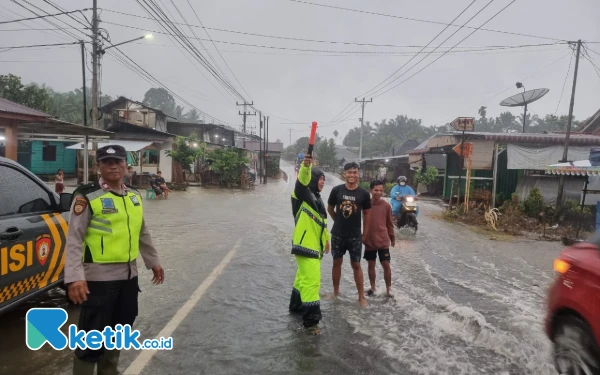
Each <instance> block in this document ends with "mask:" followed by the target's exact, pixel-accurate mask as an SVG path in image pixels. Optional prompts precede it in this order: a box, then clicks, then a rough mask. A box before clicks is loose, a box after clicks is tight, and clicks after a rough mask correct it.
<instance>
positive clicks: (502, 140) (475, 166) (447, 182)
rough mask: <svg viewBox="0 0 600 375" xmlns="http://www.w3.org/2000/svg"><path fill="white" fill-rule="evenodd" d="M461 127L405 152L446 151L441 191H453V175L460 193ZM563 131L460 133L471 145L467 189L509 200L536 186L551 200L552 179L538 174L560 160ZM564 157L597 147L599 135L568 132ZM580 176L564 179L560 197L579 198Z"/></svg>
mask: <svg viewBox="0 0 600 375" xmlns="http://www.w3.org/2000/svg"><path fill="white" fill-rule="evenodd" d="M461 134H462V133H461V132H448V133H442V134H437V135H434V136H433V137H431V138H430V139H429V140H427V145H426V147H423V145H421V146H420V147H419V149H415V150H412V151H410V153H409V154H410V158H411V161H415V160H417V158H421V159H422V158H423V157H425V158H426V160H427V161H428V160H429V157H430V156H431V155H433V154H445V155H446V174H445V178H444V190H443V196H444V197H446V198H449V197H450V195H452V196H456V192H457V190H458V184H457V182H458V179H459V176H460V180H461V183H460V185H461V188H460V190H461V192H464V189H465V179H466V165H467V163H466V162H465V168H464V169H463V170H462V173H461V167H460V163H461V158H460V156H459V155H458V154H457V153H456V152H455V151H454V150H453V149H454V147H456V146H457V145H459V144H460V143H461ZM565 138H566V135H565V134H539V133H486V132H465V142H466V143H470V144H472V157H471V170H472V173H471V182H472V185H471V192H473V191H475V190H480V191H489V192H491V197H492V199H493V200H494V201H495V200H496V199H497V198H498V200H506V199H510V197H511V195H512V193H517V194H518V195H519V196H520V197H526V196H527V195H528V194H529V191H530V190H531V189H532V188H533V187H538V188H539V189H540V190H541V192H542V195H543V196H544V200H545V201H546V203H548V204H551V203H554V202H555V201H556V197H557V192H558V179H557V178H556V177H555V176H549V175H546V174H545V173H544V170H545V168H546V167H547V166H548V165H551V164H555V163H557V162H558V161H559V160H560V159H562V154H563V148H564V143H565ZM569 144H570V146H569V153H568V159H569V160H581V159H585V158H587V157H588V155H589V151H590V149H591V148H592V147H594V146H600V136H595V135H590V134H572V135H571V137H570V141H569ZM582 187H583V182H582V180H580V179H578V178H570V177H569V178H568V179H567V180H566V181H565V196H566V197H567V198H570V199H575V200H579V197H580V196H581V190H582Z"/></svg>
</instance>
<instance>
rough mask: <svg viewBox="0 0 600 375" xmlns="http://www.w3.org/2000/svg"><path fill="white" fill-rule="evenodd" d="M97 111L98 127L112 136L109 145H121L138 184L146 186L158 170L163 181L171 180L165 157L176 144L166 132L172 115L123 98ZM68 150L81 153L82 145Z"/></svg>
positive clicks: (168, 163)
mask: <svg viewBox="0 0 600 375" xmlns="http://www.w3.org/2000/svg"><path fill="white" fill-rule="evenodd" d="M100 111H101V112H102V119H100V121H99V125H100V127H101V128H102V129H104V130H107V131H110V132H112V133H114V136H113V140H111V143H112V144H120V145H121V146H123V147H125V149H126V150H127V152H128V156H127V162H128V164H129V165H131V166H132V167H133V170H134V172H136V174H137V175H138V178H139V180H138V181H135V182H136V183H137V184H139V185H140V186H144V185H147V184H148V183H149V181H150V176H151V175H152V174H154V173H156V172H158V171H161V172H162V177H163V178H164V179H165V181H166V182H172V181H173V160H172V159H171V158H170V157H168V156H167V152H168V151H169V150H171V149H172V148H173V143H174V141H175V135H174V134H170V133H168V132H167V119H168V118H169V117H171V116H169V115H167V114H165V113H164V112H163V111H161V110H159V109H155V108H151V107H149V106H147V105H145V104H143V103H140V102H137V101H135V100H131V99H127V98H125V97H122V96H121V97H119V98H118V99H116V100H114V101H112V102H110V103H108V104H106V105H104V106H102V107H101V108H100ZM70 148H74V149H80V150H81V149H83V143H79V144H76V145H73V146H71V147H70ZM79 165H80V166H82V165H83V161H81V162H80V164H79Z"/></svg>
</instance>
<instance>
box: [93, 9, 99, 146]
mask: <svg viewBox="0 0 600 375" xmlns="http://www.w3.org/2000/svg"><path fill="white" fill-rule="evenodd" d="M92 38H93V40H92V127H93V128H95V129H98V0H94V7H93V13H92ZM93 148H94V149H95V147H93Z"/></svg>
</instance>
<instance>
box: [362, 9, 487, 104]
mask: <svg viewBox="0 0 600 375" xmlns="http://www.w3.org/2000/svg"><path fill="white" fill-rule="evenodd" d="M475 1H477V0H473V1H472V2H471V3H470V4H469V5H467V7H466V8H465V9H463V11H462V12H460V13H459V14H458V16H456V17H454V19H453V20H452V22H451V23H453V22H455V21H456V20H457V19H459V18H460V16H462V15H463V14H464V13H465V12H466V11H467V10H468V9H469V8H470V7H471V6H472V5H473V4H475ZM493 1H494V0H491V1H490V2H489V3H488V4H487V5H486V6H485V7H483V8H482V9H481V10H480V11H479V12H477V13H475V15H474V16H473V17H471V18H470V19H469V20H468V21H467V22H465V23H464V24H463V25H462V26H461V27H460V28H459V29H457V30H456V31H455V32H454V34H452V35H450V36H449V37H448V38H446V40H444V41H443V42H442V43H440V44H439V45H438V46H437V47H436V49H437V48H439V47H440V46H441V45H442V44H444V43H446V41H447V40H448V39H450V38H452V37H453V36H454V35H455V34H456V33H457V32H459V31H460V30H462V28H463V27H464V26H465V25H466V24H467V23H469V22H470V21H471V20H472V19H473V18H475V17H477V15H479V13H481V12H482V11H483V10H484V9H485V8H487V7H488V6H489V5H490V4H491V3H492V2H493ZM449 27H450V24H448V25H447V26H446V27H445V28H444V29H443V30H442V31H440V32H439V33H438V34H437V35H436V36H434V37H433V39H431V40H430V41H429V43H427V45H426V46H425V47H423V48H422V49H421V50H420V51H419V52H418V53H417V54H415V55H414V56H413V57H412V58H411V59H410V60H408V61H407V62H406V63H405V64H404V65H402V66H401V67H400V68H399V69H398V70H396V71H395V72H394V73H392V74H391V75H390V76H389V77H387V78H386V79H384V80H383V81H381V83H379V84H378V85H377V86H375V87H374V88H372V89H371V90H369V91H367V92H366V93H364V94H362V95H361V96H363V95H370V93H371V92H375V93H376V92H377V91H376V89H377V88H378V87H379V86H381V85H382V84H384V83H385V81H387V80H388V79H390V78H392V77H393V76H394V75H396V73H398V72H399V71H401V70H402V69H404V67H405V66H407V65H408V64H409V63H410V62H411V61H412V60H413V59H414V58H415V57H417V55H418V54H420V53H421V52H423V51H424V50H425V48H427V47H429V45H430V44H431V43H433V41H434V40H436V39H437V38H438V37H439V36H440V35H442V34H443V33H444V31H446V30H447V29H448V28H449ZM436 49H434V50H432V51H430V52H429V54H427V55H426V56H425V57H424V58H423V59H421V60H420V61H419V62H417V63H416V64H415V65H413V66H412V67H411V68H410V69H408V71H410V70H411V69H412V68H414V67H415V66H417V65H418V64H419V63H420V62H421V61H423V60H424V59H425V58H427V57H428V56H429V55H431V53H433V52H435V50H436ZM408 71H407V72H408ZM407 72H404V74H406V73H407ZM400 77H402V75H400ZM400 77H397V78H395V79H394V80H392V81H391V82H389V83H387V84H386V85H385V86H383V87H382V88H385V87H387V86H389V85H390V84H391V83H392V82H395V81H396V80H397V79H398V78H400Z"/></svg>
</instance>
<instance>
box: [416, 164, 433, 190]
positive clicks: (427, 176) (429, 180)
mask: <svg viewBox="0 0 600 375" xmlns="http://www.w3.org/2000/svg"><path fill="white" fill-rule="evenodd" d="M437 178H438V170H437V168H435V167H428V168H427V169H426V170H425V172H423V170H422V169H419V170H418V171H417V172H416V173H415V174H414V175H413V181H414V182H415V184H423V185H426V186H427V185H431V184H434V183H435V182H436V181H437Z"/></svg>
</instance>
